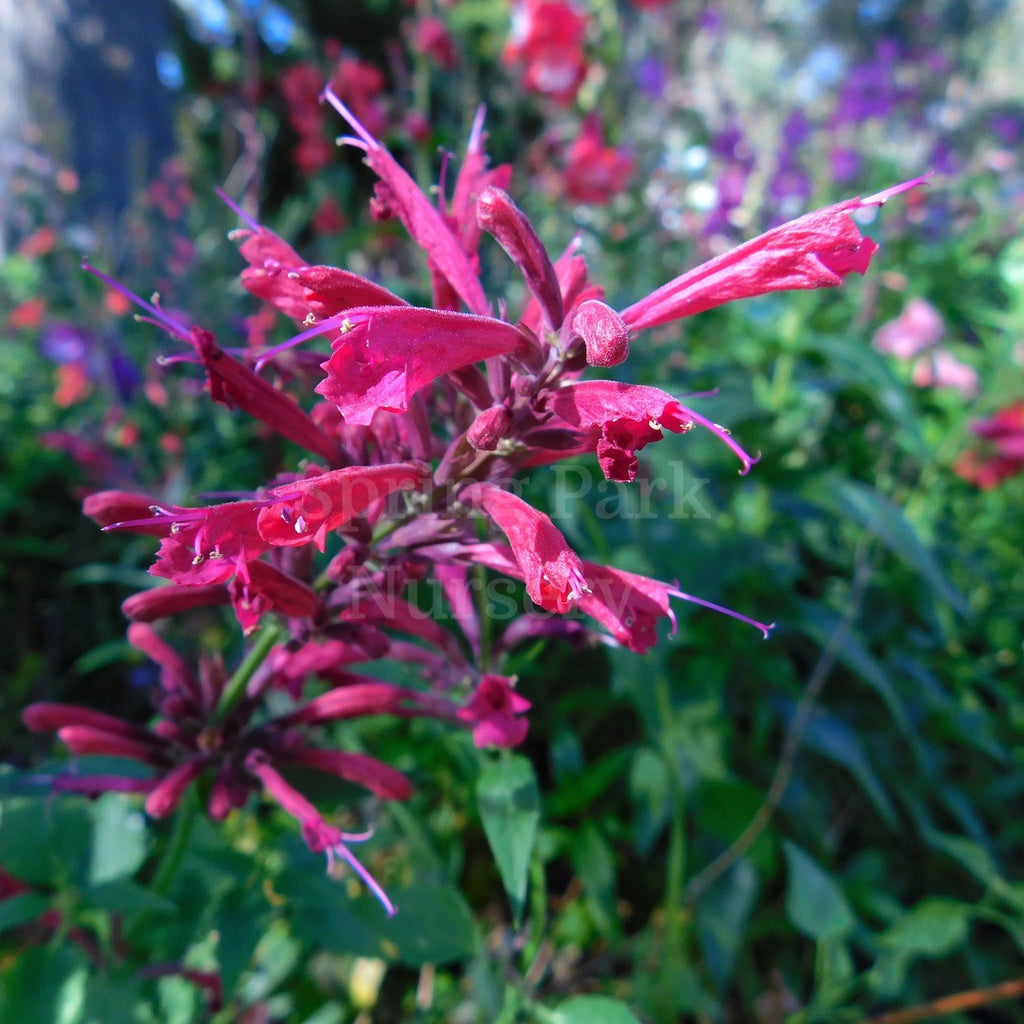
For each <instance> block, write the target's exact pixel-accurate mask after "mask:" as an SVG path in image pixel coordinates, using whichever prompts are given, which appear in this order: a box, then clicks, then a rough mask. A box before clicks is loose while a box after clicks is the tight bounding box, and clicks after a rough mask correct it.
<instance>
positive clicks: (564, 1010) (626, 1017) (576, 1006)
mask: <svg viewBox="0 0 1024 1024" xmlns="http://www.w3.org/2000/svg"><path fill="white" fill-rule="evenodd" d="M552 1024H640V1022H639V1021H638V1020H637V1018H636V1017H634V1016H633V1011H632V1010H630V1008H629V1007H628V1006H627V1005H626V1004H625V1003H624V1002H622V1001H621V1000H619V999H612V998H611V997H610V996H573V997H572V998H571V999H566V1001H565V1002H564V1003H559V1004H558V1006H556V1007H555V1009H554V1013H553V1014H552Z"/></svg>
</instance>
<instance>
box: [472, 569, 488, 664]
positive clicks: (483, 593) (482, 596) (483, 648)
mask: <svg viewBox="0 0 1024 1024" xmlns="http://www.w3.org/2000/svg"><path fill="white" fill-rule="evenodd" d="M473 574H474V576H475V577H476V582H477V584H478V586H477V587H475V588H474V590H475V591H476V604H477V613H478V614H479V616H480V668H481V669H483V671H484V672H489V671H490V670H491V604H490V601H489V600H488V594H487V570H486V569H485V568H484V567H483V566H482V565H475V566H473Z"/></svg>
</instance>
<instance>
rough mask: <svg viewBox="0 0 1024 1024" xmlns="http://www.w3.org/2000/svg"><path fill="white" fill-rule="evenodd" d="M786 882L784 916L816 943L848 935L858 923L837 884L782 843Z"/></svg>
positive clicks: (795, 849)
mask: <svg viewBox="0 0 1024 1024" xmlns="http://www.w3.org/2000/svg"><path fill="white" fill-rule="evenodd" d="M784 848H785V852H786V863H787V865H788V869H789V881H788V884H787V886H786V914H787V915H788V917H789V919H790V921H792V923H793V925H794V926H795V927H796V928H798V929H799V930H800V931H801V932H803V933H804V935H806V936H808V937H809V938H812V939H814V940H815V941H816V942H824V941H825V940H826V939H837V938H842V937H843V936H845V935H849V934H850V932H852V931H853V929H854V927H855V926H856V924H857V921H856V918H855V917H854V916H853V911H852V910H850V905H849V903H847V901H846V896H845V895H843V890H842V889H841V888H840V886H839V883H838V882H837V881H836V880H835V879H834V878H833V877H832V876H831V875H830V874H829V873H828V872H827V871H825V870H824V869H823V868H822V867H820V866H819V865H818V864H817V862H816V861H814V860H813V859H812V858H811V857H809V856H808V855H807V854H806V853H804V851H803V850H801V849H800V847H799V846H797V845H796V844H795V843H791V842H788V841H787V842H786V843H785V844H784Z"/></svg>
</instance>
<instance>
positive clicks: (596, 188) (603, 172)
mask: <svg viewBox="0 0 1024 1024" xmlns="http://www.w3.org/2000/svg"><path fill="white" fill-rule="evenodd" d="M633 170H634V163H633V158H632V157H631V156H630V155H629V153H627V152H626V151H625V150H622V149H619V148H617V147H615V146H609V145H608V143H607V142H606V141H605V138H604V132H603V131H602V130H601V122H600V121H599V120H598V117H597V115H596V114H588V115H587V116H586V118H584V121H583V124H582V126H581V127H580V133H579V135H577V136H576V138H575V139H574V140H573V142H572V144H571V145H570V146H569V148H568V150H567V151H566V154H565V194H566V195H567V196H568V197H569V198H570V199H571V200H573V201H574V202H577V203H609V202H611V200H612V199H614V198H615V197H616V196H617V195H620V194H621V193H622V192H623V190H624V189H625V188H626V186H627V185H628V184H629V179H630V178H631V177H632V176H633Z"/></svg>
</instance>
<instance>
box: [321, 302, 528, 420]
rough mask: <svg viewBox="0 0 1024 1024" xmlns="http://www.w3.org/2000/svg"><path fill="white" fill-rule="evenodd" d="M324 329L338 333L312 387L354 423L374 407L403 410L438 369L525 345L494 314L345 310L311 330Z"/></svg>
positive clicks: (404, 309) (385, 308)
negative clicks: (322, 377) (323, 375)
mask: <svg viewBox="0 0 1024 1024" xmlns="http://www.w3.org/2000/svg"><path fill="white" fill-rule="evenodd" d="M331 328H340V329H341V330H342V332H343V333H342V334H341V335H340V337H338V338H337V339H336V340H335V341H334V342H333V348H334V355H332V356H331V358H330V359H328V360H327V361H326V362H325V363H323V368H324V370H325V371H326V372H327V377H326V379H325V380H324V381H322V382H321V383H320V384H319V385H318V387H317V389H316V390H317V392H318V393H319V394H321V395H323V396H324V398H326V399H328V401H331V402H333V403H334V404H335V405H336V406H337V407H338V410H339V411H340V412H341V414H342V415H343V416H344V417H345V419H346V421H347V422H349V423H358V424H362V425H368V424H369V423H371V422H372V420H373V417H374V415H375V414H376V413H377V412H378V411H379V410H381V409H385V410H388V411H390V412H404V411H405V410H406V409H408V407H409V399H410V397H411V396H412V395H414V394H415V393H416V392H417V391H419V390H420V389H421V388H424V387H426V386H427V385H428V384H429V383H430V382H431V381H433V380H435V379H436V378H437V377H440V376H442V375H443V374H446V373H450V372H451V371H453V370H457V369H459V368H460V367H463V366H467V365H468V364H470V363H475V362H477V361H478V360H480V359H488V358H490V357H491V356H496V355H500V354H503V353H509V352H516V351H521V350H524V349H525V348H526V346H527V345H528V341H527V339H526V338H525V337H524V336H523V335H522V334H521V333H520V332H519V331H518V330H517V329H516V328H515V327H513V326H512V324H507V323H505V322H504V321H502V320H493V319H491V318H490V317H482V316H473V315H471V314H469V313H452V312H448V311H445V310H437V309H421V308H419V307H417V306H382V307H374V306H370V307H364V308H362V309H352V310H349V311H348V313H346V314H344V319H343V320H342V322H340V323H338V322H335V321H324V323H322V324H320V325H319V326H318V327H317V328H315V329H314V330H315V331H316V332H318V333H319V332H320V331H321V330H329V329H331Z"/></svg>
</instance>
